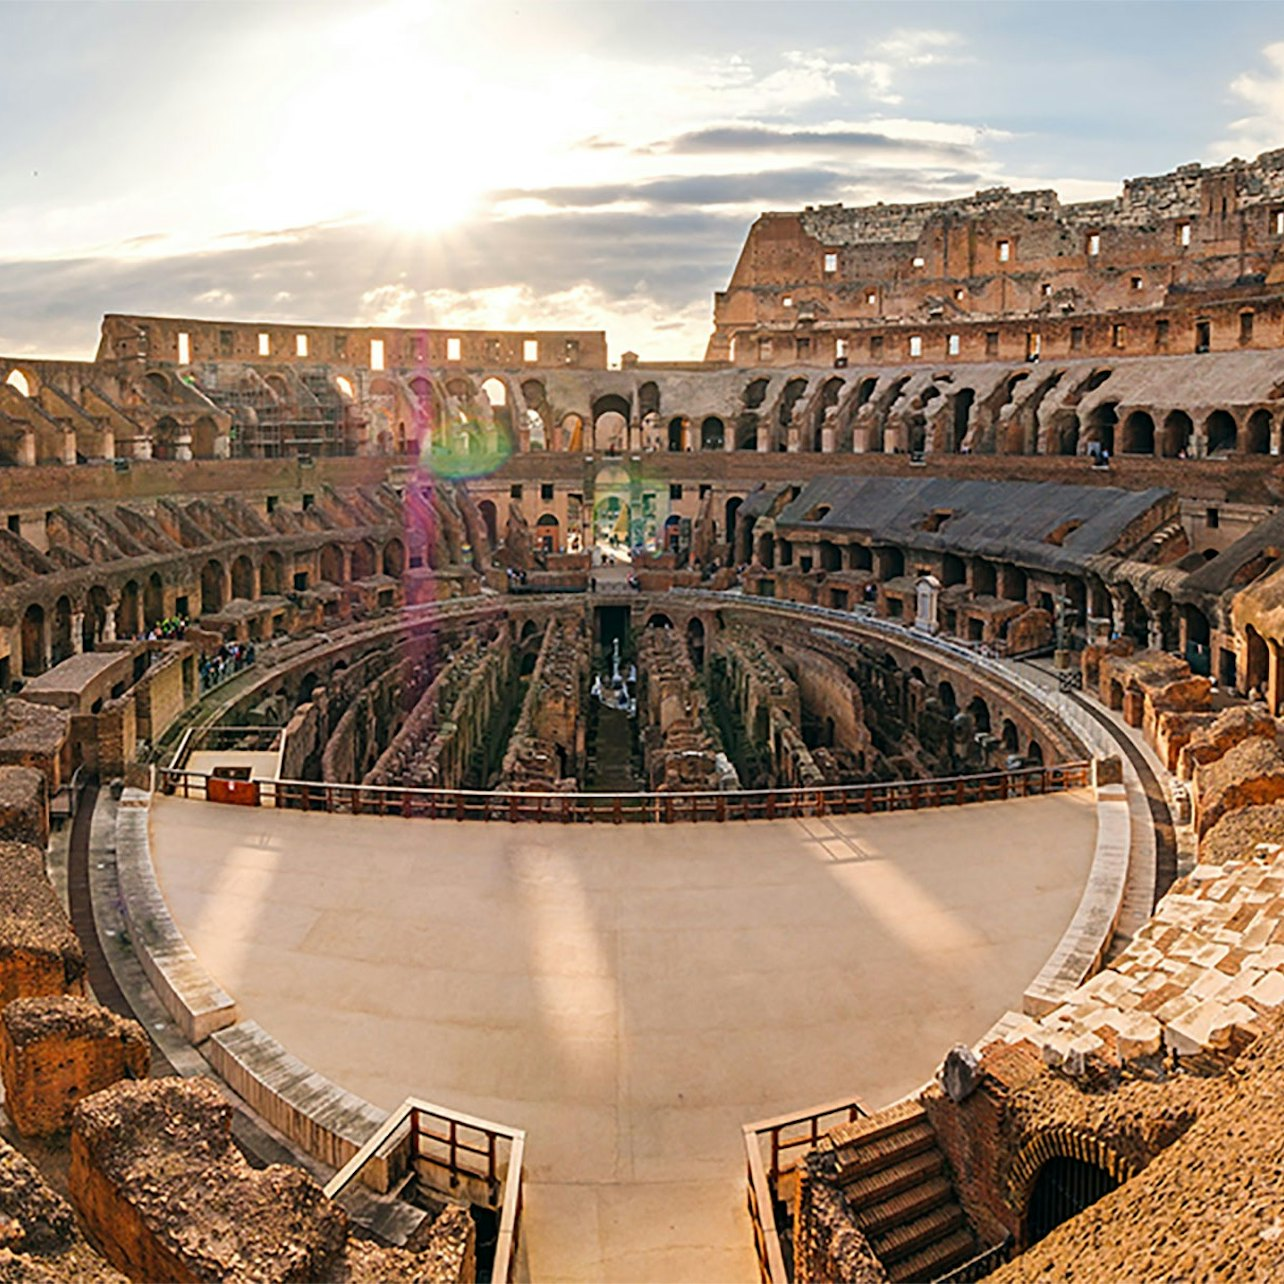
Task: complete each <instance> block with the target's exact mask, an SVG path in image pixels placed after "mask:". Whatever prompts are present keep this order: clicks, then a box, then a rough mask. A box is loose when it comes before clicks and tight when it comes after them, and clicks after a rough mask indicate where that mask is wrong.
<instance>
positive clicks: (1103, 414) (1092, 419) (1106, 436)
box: [1085, 401, 1119, 455]
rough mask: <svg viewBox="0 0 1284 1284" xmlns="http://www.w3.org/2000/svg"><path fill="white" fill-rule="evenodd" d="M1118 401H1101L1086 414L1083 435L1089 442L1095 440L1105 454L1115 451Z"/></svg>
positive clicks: (1111, 453)
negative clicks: (1085, 428) (1086, 424)
mask: <svg viewBox="0 0 1284 1284" xmlns="http://www.w3.org/2000/svg"><path fill="white" fill-rule="evenodd" d="M1117 406H1118V403H1117V402H1114V401H1103V402H1102V403H1101V405H1099V406H1097V407H1095V408H1094V409H1093V411H1092V413H1091V414H1090V415H1089V416H1088V427H1087V432H1086V433H1085V436H1086V438H1087V440H1088V442H1089V443H1092V442H1095V443H1096V444H1097V445H1098V446H1100V448H1101V449H1102V450H1103V451H1105V452H1106V453H1107V454H1110V455H1113V454H1114V453H1115V425H1116V424H1118V422H1119V412H1118V408H1117Z"/></svg>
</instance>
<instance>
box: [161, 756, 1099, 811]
mask: <svg viewBox="0 0 1284 1284" xmlns="http://www.w3.org/2000/svg"><path fill="white" fill-rule="evenodd" d="M1090 774H1091V773H1090V764H1089V763H1088V762H1086V761H1084V762H1068V763H1061V764H1059V765H1057V766H1053V767H1021V768H1019V769H1017V770H1015V771H987V772H980V773H978V774H976V775H972V776H946V777H941V778H937V779H933V780H897V781H887V782H882V783H878V784H867V785H826V786H823V787H820V788H806V789H742V790H728V791H726V792H700V793H628V794H606V793H603V794H595V793H496V792H492V791H489V790H482V789H410V788H399V787H396V786H391V785H345V784H336V783H328V782H321V781H311V780H264V781H260V782H259V802H258V805H259V806H262V807H282V808H289V809H291V810H300V811H326V812H337V813H342V814H345V815H354V816H355V815H369V816H402V817H408V818H423V819H428V820H492V821H509V822H514V823H516V822H529V821H536V822H538V821H552V822H555V823H559V824H581V823H587V824H593V823H598V824H616V825H619V824H623V823H624V822H626V821H629V822H641V823H652V824H672V823H675V822H677V821H729V820H788V819H791V818H795V817H816V816H846V815H853V814H865V815H870V814H873V813H876V812H891V811H919V810H921V809H924V808H929V807H953V806H961V805H963V804H966V803H976V802H995V801H998V800H1002V799H1008V798H1029V797H1032V796H1035V795H1039V794H1049V793H1058V792H1060V791H1062V790H1066V789H1079V788H1082V787H1084V786H1085V785H1087V784H1088V783H1089V780H1090ZM159 779H160V787H161V789H162V790H163V791H164V792H165V793H167V794H177V795H178V796H179V797H182V798H199V799H206V798H207V797H208V793H207V787H208V780H209V777H207V776H206V775H204V774H203V773H201V772H195V771H187V770H185V769H183V768H181V767H177V766H170V767H166V768H164V769H162V771H161V772H160V776H159Z"/></svg>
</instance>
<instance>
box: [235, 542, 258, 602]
mask: <svg viewBox="0 0 1284 1284" xmlns="http://www.w3.org/2000/svg"><path fill="white" fill-rule="evenodd" d="M232 596H233V597H239V598H241V599H243V600H244V601H247V602H252V601H253V600H254V563H253V562H251V561H250V559H249V558H248V557H246V556H245V554H244V553H242V554H241V555H240V556H239V557H237V558H236V559H235V560H234V561H233V562H232Z"/></svg>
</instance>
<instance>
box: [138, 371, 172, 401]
mask: <svg viewBox="0 0 1284 1284" xmlns="http://www.w3.org/2000/svg"><path fill="white" fill-rule="evenodd" d="M143 382H144V383H145V384H146V385H147V387H148V389H149V391H151V392H153V393H155V394H156V396H158V397H164V398H165V399H166V400H169V396H170V383H169V375H167V374H166V373H165V372H164V371H163V370H149V371H148V372H147V373H146V374H145V375H144V376H143Z"/></svg>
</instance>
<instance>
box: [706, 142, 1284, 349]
mask: <svg viewBox="0 0 1284 1284" xmlns="http://www.w3.org/2000/svg"><path fill="white" fill-rule="evenodd" d="M1282 244H1284V153H1280V152H1269V153H1264V154H1263V155H1261V156H1259V157H1258V158H1257V160H1256V161H1254V162H1244V161H1233V162H1231V163H1230V164H1229V165H1225V166H1221V167H1217V168H1210V169H1204V168H1202V167H1201V166H1199V165H1193V166H1183V167H1182V168H1181V169H1179V170H1177V171H1176V172H1175V173H1173V174H1167V175H1162V176H1159V177H1156V178H1142V179H1134V180H1131V181H1130V182H1128V183H1126V184H1125V185H1124V189H1123V192H1122V193H1121V195H1120V196H1119V197H1117V198H1115V199H1114V200H1113V201H1094V202H1089V203H1086V204H1080V205H1062V204H1061V203H1060V202H1059V201H1058V199H1057V197H1056V194H1055V193H1053V192H1050V191H1033V192H1010V191H1008V190H1007V189H1005V188H997V189H993V190H990V191H986V192H978V193H977V194H976V195H975V196H972V197H966V198H963V199H959V200H952V201H943V202H932V203H924V204H918V205H879V206H873V207H864V208H845V207H843V206H841V205H837V206H820V207H819V208H813V207H810V206H809V207H808V208H807V209H805V210H804V211H803V212H802V213H801V214H779V213H773V214H764V215H763V216H762V217H761V218H760V219H759V220H758V221H757V222H756V223H755V224H754V226H753V228H752V229H751V230H750V233H749V236H748V239H747V240H746V243H745V247H744V249H743V251H742V253H741V255H740V259H739V261H738V263H737V265H736V268H735V271H734V272H733V274H732V278H731V283H730V286H729V288H728V289H727V290H725V291H721V292H719V293H718V294H717V295H715V300H714V324H715V329H714V334H713V337H712V339H711V340H710V343H709V348H708V351H707V353H706V359H707V360H710V361H726V360H731V361H733V362H735V363H737V364H740V365H760V366H766V365H772V364H790V363H794V362H797V363H799V364H808V363H815V364H826V365H828V364H832V363H833V361H834V360H835V359H849V360H852V361H856V360H866V359H868V360H870V361H872V362H874V363H877V362H878V361H879V360H880V359H884V360H898V359H902V358H903V357H904V356H905V355H909V356H911V357H918V356H924V357H928V356H930V357H931V359H933V360H949V359H955V360H958V359H963V360H980V359H986V358H990V359H1015V360H1021V359H1025V358H1033V359H1036V360H1037V359H1039V358H1040V357H1042V358H1043V359H1045V360H1046V359H1047V358H1048V357H1049V356H1054V355H1055V356H1066V355H1072V354H1073V353H1076V352H1102V353H1118V352H1119V351H1121V350H1131V351H1137V350H1142V351H1147V350H1149V351H1164V350H1166V349H1168V348H1169V346H1171V347H1172V350H1174V351H1187V352H1190V351H1198V350H1202V351H1209V350H1213V351H1216V350H1227V349H1233V348H1239V347H1253V346H1256V347H1271V346H1273V345H1274V344H1275V343H1276V338H1275V337H1274V332H1275V331H1276V330H1277V329H1278V325H1279V323H1280V321H1281V318H1284V310H1282V309H1281V303H1280V300H1279V298H1278V297H1277V295H1278V291H1277V289H1276V288H1275V286H1274V284H1273V283H1274V282H1275V277H1276V275H1277V271H1278V263H1279V254H1280V248H1281V245H1282ZM1268 282H1269V283H1272V284H1268ZM1245 313H1247V314H1248V315H1249V318H1250V319H1249V321H1248V322H1245V321H1243V320H1241V317H1242V316H1243V315H1244V314H1245ZM1009 318H1015V319H1013V320H1009ZM1197 323H1202V324H1203V325H1204V326H1205V327H1206V329H1204V330H1197V328H1196V326H1197ZM911 335H912V336H913V337H915V338H916V339H917V348H915V347H914V346H913V345H911V344H910V343H909V338H910V336H911Z"/></svg>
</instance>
